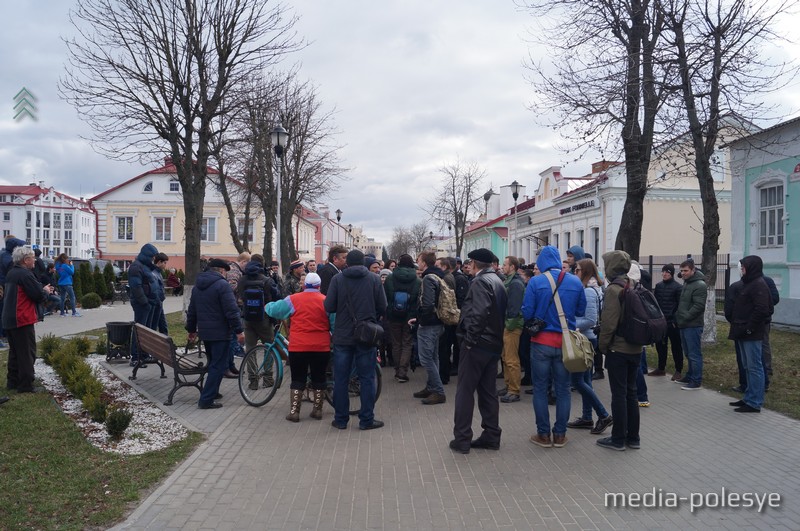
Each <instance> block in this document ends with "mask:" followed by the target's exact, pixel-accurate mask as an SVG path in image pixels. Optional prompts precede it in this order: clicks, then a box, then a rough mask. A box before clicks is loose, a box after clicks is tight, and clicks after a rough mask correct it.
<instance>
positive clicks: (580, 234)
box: [576, 230, 585, 249]
mask: <svg viewBox="0 0 800 531" xmlns="http://www.w3.org/2000/svg"><path fill="white" fill-rule="evenodd" d="M577 234H578V240H577V242H576V244H577V245H580V246H581V247H584V245H583V231H582V230H579V231H578V233H577ZM584 249H585V247H584Z"/></svg>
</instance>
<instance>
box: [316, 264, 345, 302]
mask: <svg viewBox="0 0 800 531" xmlns="http://www.w3.org/2000/svg"><path fill="white" fill-rule="evenodd" d="M339 273H340V271H339V269H338V268H337V267H336V266H335V265H333V264H325V265H323V266H321V267H318V268H317V274H318V275H319V278H320V280H321V281H322V282H321V283H320V285H319V291H320V293H322V294H323V295H327V294H328V288H329V287H330V285H331V280H332V279H333V277H335V276H336V275H338V274H339Z"/></svg>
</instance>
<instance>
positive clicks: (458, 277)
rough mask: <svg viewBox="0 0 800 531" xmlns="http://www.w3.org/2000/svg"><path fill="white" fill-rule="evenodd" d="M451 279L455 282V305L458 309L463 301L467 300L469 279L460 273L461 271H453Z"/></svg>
mask: <svg viewBox="0 0 800 531" xmlns="http://www.w3.org/2000/svg"><path fill="white" fill-rule="evenodd" d="M453 278H454V279H455V281H456V304H457V305H458V307H459V309H460V308H461V307H462V306H463V305H464V299H466V298H467V292H468V291H469V277H467V275H465V274H464V273H462V272H461V270H456V271H453Z"/></svg>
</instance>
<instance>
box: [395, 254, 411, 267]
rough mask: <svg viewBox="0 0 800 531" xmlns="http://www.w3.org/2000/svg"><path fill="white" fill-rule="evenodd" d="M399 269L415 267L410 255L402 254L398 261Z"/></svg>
mask: <svg viewBox="0 0 800 531" xmlns="http://www.w3.org/2000/svg"><path fill="white" fill-rule="evenodd" d="M397 267H414V259H413V258H411V255H410V254H401V255H400V258H398V259H397Z"/></svg>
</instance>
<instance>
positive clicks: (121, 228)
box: [64, 216, 133, 241]
mask: <svg viewBox="0 0 800 531" xmlns="http://www.w3.org/2000/svg"><path fill="white" fill-rule="evenodd" d="M65 223H66V221H65ZM71 225H72V224H71V223H70V226H71ZM116 225H117V239H118V240H128V241H133V216H120V217H117V222H116ZM67 234H70V236H67ZM67 238H71V231H64V239H67Z"/></svg>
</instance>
